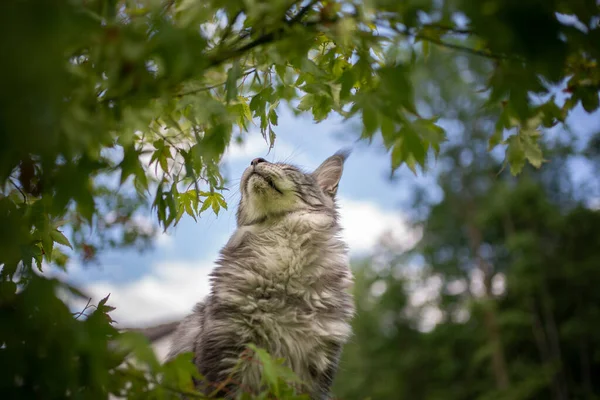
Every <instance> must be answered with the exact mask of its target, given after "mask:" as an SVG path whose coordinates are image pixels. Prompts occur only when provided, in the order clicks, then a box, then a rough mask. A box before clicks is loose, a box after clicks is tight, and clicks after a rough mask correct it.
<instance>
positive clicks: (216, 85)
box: [175, 68, 256, 97]
mask: <svg viewBox="0 0 600 400" xmlns="http://www.w3.org/2000/svg"><path fill="white" fill-rule="evenodd" d="M254 72H256V68H252V69H250V70H248V71H246V72H244V73H243V74H242V75H240V76H239V77H240V78H245V77H246V76H248V75H250V74H252V73H254ZM226 83H227V81H225V82H221V83H217V84H214V85H210V86H205V87H201V88H198V89H192V90H188V91H187V92H183V93H178V94H176V95H175V97H183V96H188V95H190V94H196V93H200V92H206V91H208V90H212V89H216V88H218V87H220V86H223V85H224V84H226Z"/></svg>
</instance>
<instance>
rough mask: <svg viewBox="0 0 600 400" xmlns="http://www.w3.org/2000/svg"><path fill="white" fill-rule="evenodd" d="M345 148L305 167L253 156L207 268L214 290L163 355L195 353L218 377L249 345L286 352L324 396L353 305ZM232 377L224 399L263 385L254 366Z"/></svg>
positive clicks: (318, 399) (317, 399)
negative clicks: (345, 230)
mask: <svg viewBox="0 0 600 400" xmlns="http://www.w3.org/2000/svg"><path fill="white" fill-rule="evenodd" d="M348 155H349V152H347V151H340V152H337V153H336V154H334V155H333V156H331V157H329V158H328V159H326V160H325V161H324V162H323V163H322V164H321V165H320V166H319V167H318V168H317V169H316V170H315V171H314V172H312V173H305V172H303V171H301V170H300V169H299V168H297V167H295V166H293V165H289V164H286V163H270V162H268V161H266V160H265V159H263V158H256V159H254V160H252V162H251V163H250V166H249V167H248V168H247V169H246V170H245V171H244V173H243V175H242V179H241V181H240V193H241V199H240V202H239V206H238V210H237V229H236V231H235V232H234V233H233V235H232V236H231V238H230V239H229V241H228V242H227V244H226V245H225V246H224V247H223V249H222V250H221V252H220V257H219V259H218V260H217V266H216V267H215V269H214V270H213V272H212V273H211V278H210V279H211V286H212V288H211V292H210V294H209V296H208V297H207V298H206V299H205V300H204V301H203V302H200V303H198V304H197V305H196V306H195V308H194V310H193V312H192V313H191V314H190V315H188V316H187V317H186V318H185V319H184V320H183V321H182V322H181V323H180V324H179V326H178V328H177V330H176V332H175V334H174V336H173V341H172V346H171V349H170V353H169V355H168V358H169V359H170V358H173V357H175V356H176V355H177V354H180V353H182V352H193V353H194V363H195V364H196V366H197V368H198V370H199V372H200V373H201V374H202V375H203V376H204V377H205V379H206V380H207V381H209V382H211V383H213V384H216V383H219V382H223V381H224V380H225V379H226V378H227V377H228V376H229V375H230V374H231V372H232V368H233V367H234V365H235V364H236V362H237V360H238V359H239V357H240V355H241V354H242V352H243V351H244V350H245V349H246V344H248V343H253V344H255V345H256V346H258V347H262V348H264V349H266V350H267V351H268V352H269V353H270V354H271V355H272V356H273V357H275V358H283V359H285V362H286V365H287V366H289V367H290V368H291V369H292V370H293V371H294V372H295V373H296V375H297V376H298V377H299V378H300V379H301V380H302V382H304V384H305V386H304V388H303V389H304V393H308V394H309V395H310V397H311V399H314V400H323V399H328V398H329V396H330V388H331V385H332V383H333V379H334V376H335V373H336V371H337V368H338V363H339V359H340V355H341V351H342V346H343V345H344V344H345V343H346V342H347V341H348V339H349V337H350V336H351V326H350V321H351V319H352V317H353V315H354V312H355V308H354V302H353V298H352V295H351V294H350V288H351V286H352V284H353V277H352V273H351V271H350V268H349V258H348V248H347V246H346V244H345V243H344V242H343V241H342V239H341V238H340V233H341V227H340V225H339V222H338V219H339V217H338V212H337V207H336V193H337V189H338V184H339V182H340V179H341V177H342V171H343V166H344V162H345V160H346V158H347V157H348ZM234 378H235V379H233V381H235V382H236V384H231V385H228V386H227V387H226V388H225V389H224V390H223V392H222V393H220V395H221V396H226V397H235V395H236V394H237V390H240V389H239V388H244V390H245V391H248V390H251V391H254V392H258V391H259V390H260V389H261V376H260V366H259V365H258V364H257V363H253V362H249V363H243V364H242V367H241V369H238V370H236V374H235V375H234ZM214 389H215V386H212V387H209V388H206V389H205V392H206V393H210V392H212V391H214Z"/></svg>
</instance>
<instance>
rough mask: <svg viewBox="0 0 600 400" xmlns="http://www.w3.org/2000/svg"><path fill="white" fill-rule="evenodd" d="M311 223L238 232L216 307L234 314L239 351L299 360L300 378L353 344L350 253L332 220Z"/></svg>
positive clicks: (224, 262) (222, 268) (216, 284)
mask: <svg viewBox="0 0 600 400" xmlns="http://www.w3.org/2000/svg"><path fill="white" fill-rule="evenodd" d="M310 222H312V221H308V222H306V221H302V220H301V221H298V220H290V221H284V222H282V223H280V224H278V225H275V226H269V227H260V228H253V229H251V230H246V231H244V230H243V229H242V230H240V231H238V232H236V234H235V235H234V237H232V239H231V240H230V242H229V244H228V245H227V246H226V248H225V249H224V250H223V252H222V258H221V260H220V261H219V264H220V265H219V267H218V268H217V269H216V270H215V272H214V273H213V297H214V301H215V302H216V303H219V304H221V305H226V308H228V309H231V310H233V312H230V313H228V314H227V317H226V318H227V319H228V326H229V327H230V328H231V331H232V332H233V333H234V334H235V335H236V336H237V337H238V340H239V342H240V344H241V343H248V342H253V343H255V344H257V345H259V346H262V347H265V348H267V349H268V350H269V351H270V352H271V354H273V355H275V356H277V357H284V358H286V359H290V360H293V363H294V364H296V365H292V367H293V369H294V370H296V371H297V372H301V371H302V370H303V369H305V368H303V366H306V365H308V364H309V363H313V364H315V363H316V364H317V366H315V367H317V368H319V366H318V364H323V365H325V364H326V362H327V360H326V354H325V353H324V352H323V351H322V349H324V348H325V347H326V346H327V343H331V342H335V343H343V342H345V341H346V339H347V337H348V336H349V334H350V325H349V319H350V316H351V314H352V312H353V308H352V302H351V298H350V296H349V295H348V294H347V293H346V289H347V288H348V287H349V286H350V284H351V281H352V276H351V273H350V270H349V268H348V259H347V254H346V248H345V246H344V244H343V243H342V242H341V241H340V240H339V239H338V238H337V237H336V235H335V233H336V232H335V231H332V229H330V228H329V225H325V224H324V222H327V221H323V220H317V223H319V222H321V223H322V225H318V224H317V223H312V224H311V223H310ZM321 359H322V360H321Z"/></svg>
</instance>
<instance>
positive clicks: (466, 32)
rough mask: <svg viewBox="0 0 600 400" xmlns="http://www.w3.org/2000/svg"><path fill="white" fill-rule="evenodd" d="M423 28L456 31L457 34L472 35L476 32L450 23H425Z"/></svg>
mask: <svg viewBox="0 0 600 400" xmlns="http://www.w3.org/2000/svg"><path fill="white" fill-rule="evenodd" d="M423 28H431V29H438V30H441V31H446V32H451V33H455V34H457V35H472V34H474V33H475V32H474V31H472V30H471V29H460V28H456V27H453V26H450V25H440V24H425V25H423Z"/></svg>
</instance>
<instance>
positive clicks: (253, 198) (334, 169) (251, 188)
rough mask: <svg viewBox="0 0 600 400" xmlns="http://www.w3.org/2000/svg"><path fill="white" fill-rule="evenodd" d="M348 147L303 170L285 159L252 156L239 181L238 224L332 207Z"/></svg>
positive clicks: (331, 208) (247, 223) (333, 206)
mask: <svg viewBox="0 0 600 400" xmlns="http://www.w3.org/2000/svg"><path fill="white" fill-rule="evenodd" d="M349 154H350V152H349V151H340V152H337V153H336V154H334V155H333V156H331V157H329V158H328V159H326V160H325V161H323V163H322V164H321V165H320V166H319V167H318V168H317V169H316V170H315V171H313V172H311V173H306V172H303V171H302V170H300V169H299V168H297V167H295V166H293V165H290V164H285V163H279V162H278V163H270V162H268V161H267V160H265V159H263V158H255V159H254V160H252V162H251V163H250V166H249V167H248V168H246V170H245V171H244V173H243V175H242V179H241V181H240V192H241V199H240V204H239V207H238V211H237V222H238V225H239V226H242V225H251V224H254V223H257V222H260V221H264V220H266V219H268V218H269V217H277V216H281V215H284V214H287V213H290V212H293V211H299V210H330V211H332V212H333V211H334V210H335V195H336V193H337V188H338V184H339V182H340V179H341V177H342V172H343V169H344V161H345V160H346V158H347V157H348V155H349Z"/></svg>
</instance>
